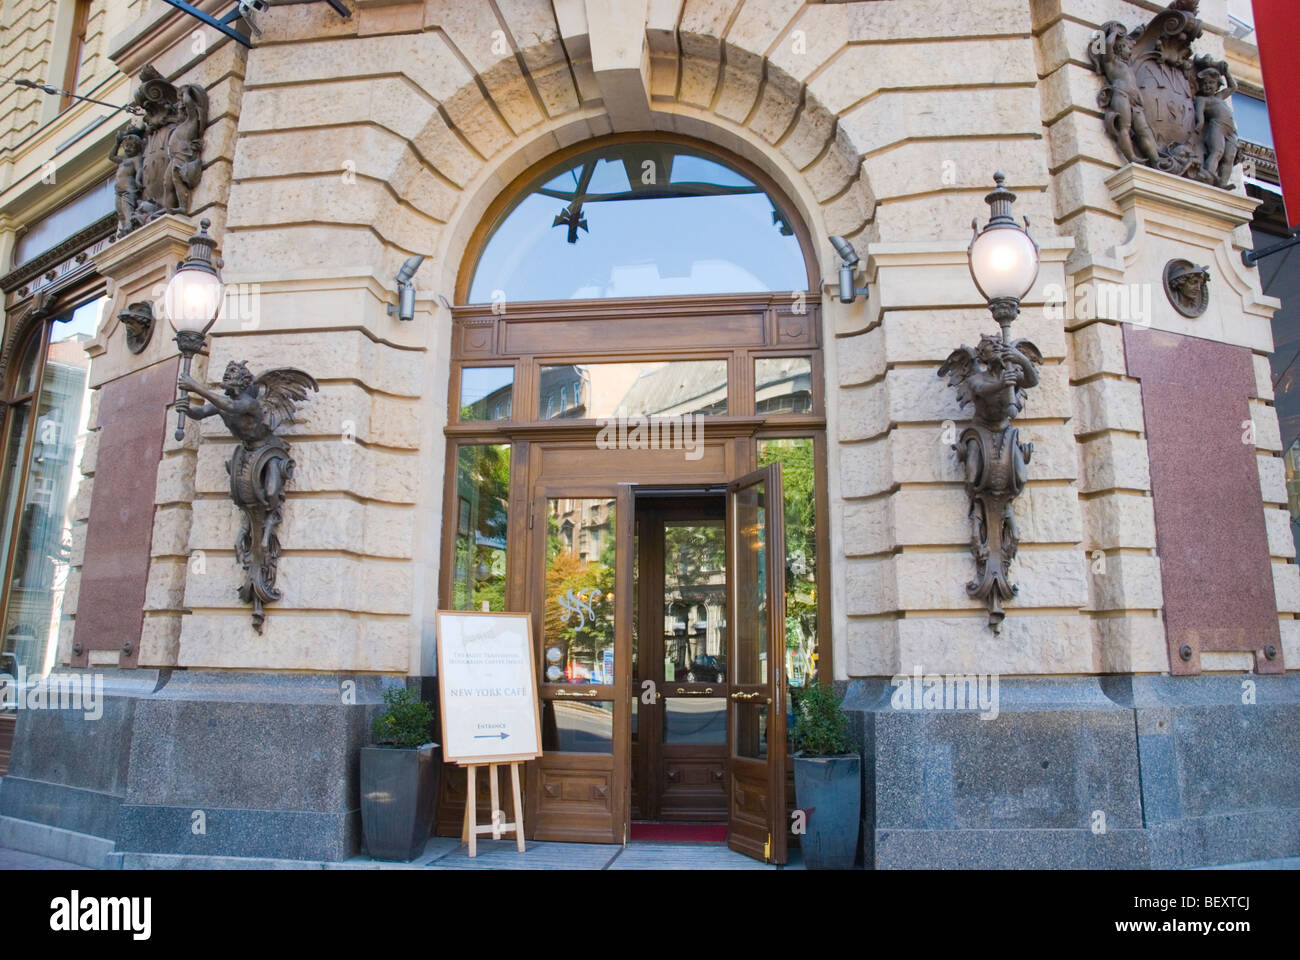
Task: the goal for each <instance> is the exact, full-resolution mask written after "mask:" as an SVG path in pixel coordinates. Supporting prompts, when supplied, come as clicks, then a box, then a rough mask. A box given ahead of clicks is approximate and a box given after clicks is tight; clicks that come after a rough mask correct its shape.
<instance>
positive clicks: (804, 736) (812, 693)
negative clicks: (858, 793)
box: [794, 681, 855, 757]
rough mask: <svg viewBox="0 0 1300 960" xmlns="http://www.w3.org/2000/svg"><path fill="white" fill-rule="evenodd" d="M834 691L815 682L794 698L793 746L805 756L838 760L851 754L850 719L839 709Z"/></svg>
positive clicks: (838, 702)
mask: <svg viewBox="0 0 1300 960" xmlns="http://www.w3.org/2000/svg"><path fill="white" fill-rule="evenodd" d="M841 702H842V700H841V698H840V697H839V696H837V695H836V693H835V690H834V688H832V687H830V686H823V685H822V684H820V683H817V682H816V681H814V682H813V683H811V684H810V685H808V686H806V687H802V688H800V689H799V690H798V692H797V694H796V695H795V701H794V703H795V717H794V742H795V747H796V749H797V750H798V751H799V752H800V753H803V754H804V755H806V756H812V757H837V756H840V755H842V754H845V753H853V752H854V749H855V748H854V746H853V741H852V740H850V739H849V718H848V717H847V716H846V715H845V713H844V711H843V710H841V709H840V703H841Z"/></svg>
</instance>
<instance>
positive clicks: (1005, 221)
mask: <svg viewBox="0 0 1300 960" xmlns="http://www.w3.org/2000/svg"><path fill="white" fill-rule="evenodd" d="M993 182H994V183H995V184H997V186H996V187H994V189H993V192H992V193H990V194H989V195H988V196H986V197H985V198H984V202H985V203H987V204H988V205H989V222H988V223H987V224H985V225H984V229H983V230H981V229H980V228H979V218H978V217H977V218H976V219H974V220H972V221H971V229H972V230H974V231H975V237H974V239H973V240H971V244H970V248H969V249H968V250H967V251H966V257H967V259H968V261H969V262H970V275H971V279H973V280H974V281H975V286H976V287H977V288H979V292H980V293H981V294H983V296H984V299H985V300H987V301H988V304H989V311H990V312H991V313H992V314H993V317H994V319H996V320H997V321H998V323H999V324H1000V325H1001V326H1002V339H1003V341H1004V342H1007V343H1010V341H1011V337H1010V335H1009V330H1010V328H1011V321H1012V320H1014V319H1015V318H1016V317H1017V316H1019V314H1020V301H1021V300H1023V299H1024V298H1025V296H1026V295H1027V294H1028V293H1029V291H1030V290H1031V289H1033V286H1034V281H1036V280H1037V279H1038V262H1039V254H1038V244H1036V243H1035V242H1034V238H1033V237H1031V236H1030V235H1029V218H1028V217H1026V218H1025V225H1024V226H1023V227H1021V226H1020V225H1019V224H1018V223H1016V219H1015V217H1013V216H1012V215H1011V205H1012V204H1013V203H1015V202H1016V195H1015V194H1014V193H1012V192H1011V191H1010V190H1008V189H1007V186H1006V184H1007V175H1006V174H1005V173H1003V172H1002V171H1001V170H999V171H998V172H997V173H995V174H994V175H993Z"/></svg>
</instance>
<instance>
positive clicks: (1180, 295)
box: [1165, 260, 1210, 320]
mask: <svg viewBox="0 0 1300 960" xmlns="http://www.w3.org/2000/svg"><path fill="white" fill-rule="evenodd" d="M1209 283H1210V268H1209V267H1198V266H1197V265H1196V264H1194V263H1192V262H1191V261H1190V260H1170V261H1169V262H1168V263H1167V264H1165V296H1166V297H1168V298H1169V302H1170V303H1171V304H1173V307H1174V309H1175V310H1177V311H1178V312H1179V313H1181V314H1182V315H1183V316H1184V317H1188V318H1190V319H1193V320H1195V319H1196V318H1197V317H1199V316H1201V315H1202V314H1204V313H1205V311H1206V309H1207V308H1208V307H1209V306H1210V288H1209Z"/></svg>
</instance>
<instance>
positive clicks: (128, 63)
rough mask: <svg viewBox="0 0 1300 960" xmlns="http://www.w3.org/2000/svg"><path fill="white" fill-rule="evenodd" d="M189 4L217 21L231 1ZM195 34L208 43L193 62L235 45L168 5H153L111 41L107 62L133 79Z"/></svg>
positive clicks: (198, 1) (203, 1) (197, 0)
mask: <svg viewBox="0 0 1300 960" xmlns="http://www.w3.org/2000/svg"><path fill="white" fill-rule="evenodd" d="M191 3H192V4H193V6H195V7H198V8H199V9H200V10H202V11H203V12H204V13H210V14H212V15H213V16H215V17H218V18H219V17H221V16H222V15H224V14H225V13H226V12H227V11H228V10H229V8H230V6H231V0H191ZM195 30H201V31H203V35H204V37H206V38H207V43H208V46H207V50H206V51H205V53H203V54H196V55H195V59H196V60H199V59H202V58H203V57H204V56H206V55H207V54H208V53H211V52H212V51H213V50H215V49H216V48H217V47H219V46H221V45H222V44H226V43H234V41H233V40H231V39H230V38H229V37H227V36H225V35H224V34H222V33H220V32H218V31H216V30H213V29H212V28H211V27H208V26H206V25H205V24H203V23H201V22H200V21H198V20H195V19H194V18H193V17H191V16H190V15H189V14H187V13H183V12H181V11H180V10H178V9H176V8H175V7H172V6H169V5H167V4H164V3H156V4H153V5H151V6H150V7H149V8H148V9H147V11H146V12H145V14H144V15H143V16H141V17H140V18H139V19H137V20H136V21H135V22H134V23H132V24H131V25H130V26H129V27H127V28H126V29H125V30H123V31H122V32H121V33H119V34H118V35H117V36H115V37H114V38H113V40H112V42H111V43H110V44H109V49H108V58H109V59H110V60H112V61H113V62H114V63H116V64H117V66H118V69H120V70H121V71H122V72H123V73H125V74H128V75H129V76H132V77H134V76H136V75H137V74H139V72H140V68H141V67H143V66H144V65H145V64H146V63H152V62H153V61H155V60H161V59H162V58H163V55H164V54H166V53H167V52H168V51H169V50H171V49H172V48H173V47H175V46H176V45H177V44H180V43H188V42H189V37H190V34H192V33H193V32H194V31H195Z"/></svg>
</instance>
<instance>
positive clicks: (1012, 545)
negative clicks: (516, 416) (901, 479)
mask: <svg viewBox="0 0 1300 960" xmlns="http://www.w3.org/2000/svg"><path fill="white" fill-rule="evenodd" d="M994 181H995V182H996V184H997V186H996V187H995V188H994V190H993V192H992V193H990V194H989V195H988V196H987V197H985V198H984V199H985V202H986V203H988V205H989V210H990V217H989V222H988V223H987V224H985V226H984V229H983V230H981V229H979V221H978V219H977V220H974V221H972V223H971V226H972V228H973V229H974V230H975V238H974V239H973V240H972V241H971V245H970V249H969V250H968V251H967V258H968V260H969V264H970V273H971V278H972V279H973V280H974V281H975V286H976V287H977V288H978V289H979V292H980V293H981V294H982V295H983V297H984V299H985V300H987V301H988V306H989V312H990V313H992V314H993V317H994V319H995V320H997V321H998V324H999V325H1000V326H1001V328H1002V332H1001V333H1000V334H985V335H983V336H981V337H980V342H979V346H978V347H975V348H974V349H972V348H970V347H968V346H966V345H964V344H963V345H962V346H961V347H959V348H958V349H956V350H954V351H953V352H952V353H951V354H950V355H949V356H948V359H947V360H945V361H944V363H943V365H942V366H941V367H939V376H941V377H943V376H946V377H947V378H948V385H949V386H953V387H956V388H957V399H958V401H959V402H960V403H961V404H962V406H966V405H968V404H969V405H971V406H972V407H973V408H974V415H973V416H972V418H971V422H970V423H969V424H967V425H966V427H965V428H964V429H963V430H962V432H961V435H960V436H959V437H958V438H957V442H956V443H954V444H953V449H954V450H955V451H956V453H957V460H958V462H959V463H961V464H962V465H963V467H964V469H965V481H966V494H967V496H968V497H969V498H970V510H969V514H968V516H969V520H970V545H971V555H972V556H973V557H974V558H975V579H974V580H972V581H970V582H969V583H968V584H966V592H967V594H969V595H970V596H971V597H974V598H976V599H979V600H983V601H984V602H985V603H986V604H987V606H988V612H989V626H990V627H992V628H993V632H994V633H997V632H999V631H1000V629H1001V626H1002V620H1003V618H1004V617H1005V616H1006V614H1005V613H1004V612H1003V610H1002V601H1003V600H1010V599H1011V598H1012V597H1014V596H1015V595H1016V592H1017V589H1018V588H1017V587H1016V586H1014V585H1013V584H1012V583H1011V580H1010V575H1009V573H1008V571H1009V568H1010V566H1011V561H1012V560H1013V559H1015V556H1016V550H1017V548H1018V547H1019V544H1020V535H1019V532H1018V531H1017V529H1016V521H1015V515H1014V513H1013V510H1012V505H1013V503H1014V501H1015V499H1016V497H1018V496H1019V495H1020V492H1021V491H1022V490H1024V488H1025V481H1026V479H1027V478H1028V464H1029V460H1030V457H1031V456H1032V454H1033V452H1034V445H1033V444H1032V443H1021V442H1020V437H1019V431H1018V430H1017V429H1016V427H1015V426H1013V425H1012V420H1014V419H1015V417H1016V416H1017V414H1019V413H1020V411H1021V410H1023V409H1024V407H1025V400H1026V399H1027V393H1026V390H1027V389H1028V388H1030V387H1033V386H1036V385H1037V384H1038V365H1039V364H1041V363H1042V362H1043V357H1042V354H1041V353H1040V352H1039V350H1038V348H1037V347H1036V346H1034V345H1033V344H1032V343H1030V342H1029V341H1028V340H1012V339H1011V323H1012V321H1013V320H1015V318H1016V317H1017V316H1019V314H1020V301H1021V300H1022V299H1023V298H1024V297H1025V295H1026V294H1028V293H1029V291H1030V289H1031V288H1032V287H1033V285H1034V281H1035V280H1037V279H1038V263H1039V254H1038V244H1036V243H1034V240H1033V238H1032V237H1030V236H1029V231H1028V227H1029V221H1028V219H1026V220H1025V226H1024V227H1021V226H1020V225H1019V224H1017V223H1016V221H1015V218H1014V217H1012V216H1011V205H1012V204H1013V203H1014V202H1015V199H1016V195H1015V194H1014V193H1012V192H1011V191H1010V190H1008V189H1007V188H1006V176H1005V175H1004V174H1003V173H1001V172H1000V171H999V172H998V173H997V174H995V175H994Z"/></svg>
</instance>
